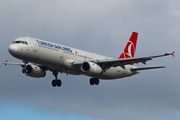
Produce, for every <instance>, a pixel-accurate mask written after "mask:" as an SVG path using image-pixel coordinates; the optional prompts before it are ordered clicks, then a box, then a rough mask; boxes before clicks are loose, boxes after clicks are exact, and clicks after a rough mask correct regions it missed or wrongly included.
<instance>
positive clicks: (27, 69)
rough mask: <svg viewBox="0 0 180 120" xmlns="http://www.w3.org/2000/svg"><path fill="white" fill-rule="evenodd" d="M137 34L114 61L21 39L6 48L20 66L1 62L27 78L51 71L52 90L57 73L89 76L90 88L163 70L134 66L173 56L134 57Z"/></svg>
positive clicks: (55, 84)
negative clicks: (18, 67) (13, 67)
mask: <svg viewBox="0 0 180 120" xmlns="http://www.w3.org/2000/svg"><path fill="white" fill-rule="evenodd" d="M137 38H138V33H137V32H132V35H131V37H130V39H129V41H128V43H127V45H126V46H125V48H124V51H123V52H122V54H121V55H120V56H119V57H118V58H117V59H114V58H110V57H106V56H103V55H98V54H96V53H91V52H86V51H83V50H79V49H75V48H72V47H68V46H64V45H60V44H56V43H52V42H48V41H44V40H40V39H36V38H32V37H20V38H17V39H15V40H14V41H13V42H12V43H11V44H10V45H9V48H8V51H9V53H10V54H11V55H12V56H14V57H15V58H17V59H20V60H22V61H23V63H14V62H8V61H7V60H6V61H5V62H4V64H5V65H8V64H9V65H20V66H22V68H23V69H22V73H24V74H25V75H26V76H30V77H34V78H41V77H45V76H46V71H48V70H49V71H51V72H52V73H53V75H54V77H55V79H54V80H52V83H51V84H52V86H53V87H60V86H61V85H62V82H61V80H60V79H58V73H59V72H60V73H66V74H67V75H68V74H72V75H86V76H89V77H91V78H90V80H89V83H90V85H99V83H100V80H99V79H102V80H112V79H119V78H123V77H129V76H132V75H135V74H138V73H139V72H140V71H141V70H148V69H158V68H165V67H164V66H156V67H143V68H137V67H135V66H134V65H133V64H135V63H143V64H146V62H147V61H149V60H152V59H153V58H157V57H163V56H168V55H172V56H173V57H174V53H175V52H172V53H165V54H161V55H155V56H144V57H134V55H135V51H136V43H137Z"/></svg>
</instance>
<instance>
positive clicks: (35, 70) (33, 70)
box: [25, 65, 46, 78]
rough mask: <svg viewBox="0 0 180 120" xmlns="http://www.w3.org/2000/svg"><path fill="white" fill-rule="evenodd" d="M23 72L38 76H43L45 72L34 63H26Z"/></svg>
mask: <svg viewBox="0 0 180 120" xmlns="http://www.w3.org/2000/svg"><path fill="white" fill-rule="evenodd" d="M25 74H26V75H27V76H30V77H35V78H40V77H45V76H46V72H45V71H44V70H43V69H42V68H40V67H39V66H36V65H27V66H26V72H25Z"/></svg>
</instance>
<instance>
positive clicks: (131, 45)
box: [119, 32, 138, 59]
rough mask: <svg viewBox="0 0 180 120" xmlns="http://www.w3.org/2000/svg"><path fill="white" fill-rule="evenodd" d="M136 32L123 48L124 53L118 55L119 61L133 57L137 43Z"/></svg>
mask: <svg viewBox="0 0 180 120" xmlns="http://www.w3.org/2000/svg"><path fill="white" fill-rule="evenodd" d="M137 37H138V33H137V32H132V35H131V37H130V39H129V41H128V43H127V45H126V47H125V48H124V51H123V52H122V54H121V55H120V57H119V59H121V58H131V57H134V54H135V51H136V43H137Z"/></svg>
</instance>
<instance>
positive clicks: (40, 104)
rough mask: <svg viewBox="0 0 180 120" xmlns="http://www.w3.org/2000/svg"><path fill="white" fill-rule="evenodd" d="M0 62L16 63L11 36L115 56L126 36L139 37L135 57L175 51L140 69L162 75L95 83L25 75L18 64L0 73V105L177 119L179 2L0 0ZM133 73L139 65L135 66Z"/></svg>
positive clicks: (146, 73) (85, 79)
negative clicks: (55, 84) (10, 48)
mask: <svg viewBox="0 0 180 120" xmlns="http://www.w3.org/2000/svg"><path fill="white" fill-rule="evenodd" d="M0 3H1V4H0V16H1V17H0V18H1V19H0V26H1V27H0V37H1V44H0V50H1V52H0V62H4V61H5V60H6V59H8V60H9V61H15V62H21V61H19V60H17V59H15V58H13V57H12V56H11V55H10V54H9V53H8V51H7V50H8V46H9V44H10V43H11V42H12V41H13V40H14V39H15V38H17V37H20V36H27V35H29V36H31V37H35V38H39V39H43V40H47V41H51V42H55V43H59V44H63V45H67V46H71V47H75V48H79V49H83V50H86V51H90V52H97V53H99V54H102V55H106V56H109V57H113V58H117V57H119V55H120V53H121V52H122V50H123V49H124V47H125V45H126V43H127V40H128V39H129V37H130V35H131V32H132V31H137V32H138V33H139V37H138V44H137V51H136V54H135V56H145V55H155V54H162V53H164V52H173V51H176V53H175V58H172V57H165V58H159V59H154V60H153V61H150V62H148V63H147V66H157V65H165V66H166V67H167V68H166V69H161V70H149V71H143V72H141V73H140V74H138V75H136V76H132V77H129V78H123V79H119V80H114V81H100V85H99V86H90V85H89V77H85V76H71V75H69V76H67V75H66V74H59V76H58V77H59V78H60V79H61V80H62V82H63V86H62V87H61V88H53V87H52V86H51V80H53V79H54V76H53V75H52V74H51V73H50V72H47V76H46V77H45V78H42V79H34V78H30V77H26V76H25V75H23V74H22V73H21V67H19V66H7V67H4V66H2V67H1V68H0V76H1V80H0V105H1V104H4V103H6V104H13V105H15V106H23V107H30V108H32V109H33V110H34V111H42V112H44V113H45V114H54V113H57V114H59V115H60V116H66V115H82V116H90V117H92V118H102V119H104V118H108V119H111V118H113V119H125V120H129V119H138V120H139V119H171V120H172V119H176V118H177V117H178V116H179V115H180V102H179V101H180V95H179V92H180V81H179V77H180V75H179V59H180V57H179V52H180V50H179V45H180V41H179V39H180V36H179V31H180V8H179V6H180V1H178V0H158V1H156V0H143V1H141V0H136V1H134V0H127V1H124V0H86V1H84V0H76V1H74V0H66V1H62V0H51V1H43V0H38V1H37V0H31V1H30V0H29V1H23V0H16V2H15V1H11V0H6V1H3V0H0ZM136 66H137V67H142V66H144V65H142V64H138V65H136Z"/></svg>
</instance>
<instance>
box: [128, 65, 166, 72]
mask: <svg viewBox="0 0 180 120" xmlns="http://www.w3.org/2000/svg"><path fill="white" fill-rule="evenodd" d="M159 68H166V67H165V66H159V67H145V68H131V70H132V71H137V70H149V69H159Z"/></svg>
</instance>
